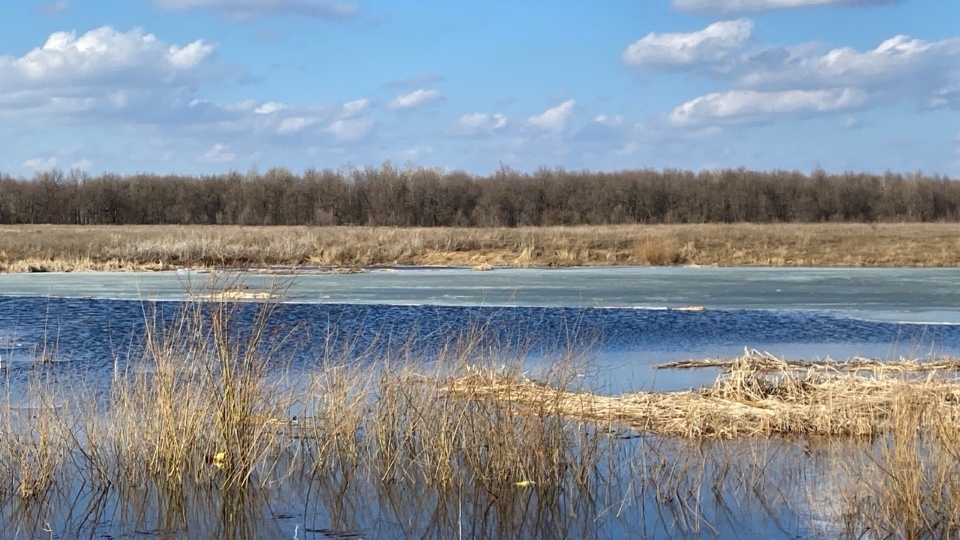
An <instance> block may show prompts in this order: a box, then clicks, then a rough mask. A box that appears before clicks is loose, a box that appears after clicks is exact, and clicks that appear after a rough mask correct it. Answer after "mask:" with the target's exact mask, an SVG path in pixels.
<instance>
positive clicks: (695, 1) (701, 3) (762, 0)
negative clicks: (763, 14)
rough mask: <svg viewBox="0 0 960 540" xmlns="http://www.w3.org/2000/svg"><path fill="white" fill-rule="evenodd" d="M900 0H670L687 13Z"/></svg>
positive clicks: (878, 2) (767, 9)
mask: <svg viewBox="0 0 960 540" xmlns="http://www.w3.org/2000/svg"><path fill="white" fill-rule="evenodd" d="M898 1H901V0H672V1H671V5H672V6H673V7H674V8H675V9H678V10H680V11H686V12H689V13H721V14H722V13H742V12H749V11H753V12H757V11H774V10H778V9H792V8H800V7H812V6H875V5H881V4H891V3H894V2H898Z"/></svg>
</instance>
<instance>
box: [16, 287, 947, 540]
mask: <svg viewBox="0 0 960 540" xmlns="http://www.w3.org/2000/svg"><path fill="white" fill-rule="evenodd" d="M208 279H209V276H208V275H206V274H189V275H184V274H181V275H177V274H174V273H166V274H164V273H161V274H149V273H145V274H43V275H0V369H2V374H3V381H4V395H5V399H4V405H3V411H2V415H0V416H2V421H3V427H2V429H3V433H4V435H5V436H4V437H3V438H2V439H0V472H2V473H3V474H2V478H3V480H2V481H0V521H2V524H3V529H4V530H5V531H11V532H12V533H15V536H14V537H17V538H50V537H51V536H52V537H55V538H147V539H167V538H286V539H289V538H303V539H307V538H317V539H321V538H411V537H415V538H438V539H439V538H636V537H648V538H674V537H680V538H770V537H792V538H848V537H849V538H874V537H876V538H883V537H888V536H890V535H893V536H900V535H913V536H917V537H923V536H929V537H937V536H942V535H943V534H947V533H950V532H951V531H953V532H955V531H956V530H957V529H956V527H957V524H958V521H956V519H957V516H956V515H955V514H956V510H951V508H954V507H955V506H956V505H954V501H955V499H954V498H953V497H954V495H955V493H960V490H954V487H955V486H954V485H953V484H954V483H955V482H954V481H953V480H947V479H951V478H956V477H960V476H958V475H956V474H953V473H954V472H958V471H953V469H956V468H957V466H956V465H954V463H955V462H956V460H955V459H949V458H947V456H950V455H952V454H951V453H952V452H953V451H954V449H955V448H957V446H955V445H954V442H955V441H956V440H960V437H957V438H956V439H955V438H954V437H955V436H956V434H955V433H953V430H951V429H946V428H944V427H943V426H944V422H942V420H944V418H945V417H942V416H938V415H944V414H947V415H950V414H954V413H953V408H952V407H953V403H954V401H951V398H949V396H950V395H953V394H950V391H952V390H949V389H948V390H946V392H947V393H946V394H943V395H944V396H946V397H943V398H942V399H941V400H940V401H938V402H936V403H935V404H934V405H935V406H930V407H928V406H927V405H925V406H924V407H926V408H923V409H917V408H916V407H913V408H910V407H907V405H905V404H904V403H906V402H904V403H901V402H900V401H899V400H897V399H892V400H891V401H889V403H888V402H886V401H885V402H883V404H882V411H884V412H882V416H883V419H882V420H883V423H882V429H880V430H879V431H877V432H876V433H873V432H871V434H870V435H869V436H856V437H848V436H844V437H824V436H820V435H816V434H814V433H813V432H808V433H805V432H804V431H803V430H799V431H797V432H795V433H792V434H779V435H770V436H753V437H746V438H743V437H734V438H730V437H726V436H718V435H716V434H714V435H713V436H704V437H693V438H691V437H686V436H664V435H662V434H658V433H654V432H651V431H650V430H649V429H644V428H642V426H643V425H644V424H637V423H636V422H633V423H631V422H625V421H623V420H622V418H623V417H622V415H621V416H620V417H619V418H621V420H616V419H615V418H614V417H613V416H611V417H609V418H608V417H604V416H602V415H596V414H594V415H593V416H594V419H593V420H589V421H588V420H584V419H583V418H577V417H574V416H571V415H570V414H568V413H564V412H561V409H560V408H559V407H558V406H557V404H556V403H554V402H552V401H550V400H547V399H543V400H538V401H537V402H536V403H537V404H536V406H535V407H533V408H531V405H530V403H529V402H524V401H522V399H521V396H520V394H510V395H507V396H506V397H504V396H499V397H497V398H493V397H490V396H489V395H488V394H484V393H483V391H482V390H483V389H482V385H481V386H477V385H474V386H473V387H470V388H471V390H470V392H469V393H468V394H466V395H465V394H463V393H462V392H459V391H458V392H453V391H452V390H451V388H453V386H451V385H452V384H454V383H456V382H457V381H461V382H462V381H477V380H487V379H483V378H482V377H495V378H497V379H496V380H500V379H501V378H502V379H503V380H509V381H518V382H521V383H524V384H526V382H527V381H532V382H533V383H535V384H536V386H535V388H542V389H543V391H544V394H543V395H554V394H551V392H553V391H555V390H557V391H561V390H562V391H563V392H569V393H571V394H570V395H574V396H576V395H584V396H587V395H590V396H618V395H624V394H629V393H630V392H636V391H641V390H643V391H656V392H664V391H678V392H684V391H686V390H687V389H690V388H694V389H696V388H699V387H701V386H704V385H706V386H710V385H712V384H713V381H714V380H715V379H716V378H717V377H718V376H722V377H727V378H729V377H731V376H732V375H731V373H733V372H730V373H725V372H724V371H725V368H721V367H714V368H708V369H697V370H659V369H656V366H657V365H658V364H662V363H664V362H668V361H672V360H678V359H702V358H717V357H722V358H733V357H737V356H739V355H741V354H743V351H744V348H750V349H757V350H761V351H770V352H771V353H772V354H773V355H775V356H784V357H788V358H806V359H813V358H825V357H827V356H830V357H831V358H834V359H838V360H843V359H847V358H849V357H876V358H880V359H882V360H887V359H894V358H899V357H910V358H920V359H921V360H928V361H930V360H933V359H934V358H938V357H943V356H956V355H957V354H958V352H960V326H958V325H957V324H956V323H958V322H960V298H958V295H960V292H958V291H960V271H956V270H944V269H940V270H920V269H912V270H899V269H886V270H841V269H835V270H811V269H715V268H670V269H653V268H602V269H601V268H595V269H568V270H554V271H550V270H496V271H494V272H483V273H478V272H470V271H469V270H464V269H445V270H437V269H433V270H425V269H395V270H394V271H390V272H386V271H376V272H368V273H364V274H353V275H334V274H322V273H319V272H313V273H307V274H303V275H297V276H289V275H284V276H276V275H263V274H251V275H244V276H236V277H230V278H224V277H223V276H217V279H218V280H219V281H217V282H216V283H211V282H210V281H208ZM224 279H227V282H226V283H225V282H224ZM224 290H229V291H234V292H236V296H235V297H232V298H231V297H224V295H223V294H218V292H217V291H220V293H222V291H224ZM259 292H264V293H267V294H266V295H265V296H252V295H253V293H259ZM246 295H251V296H246ZM234 300H246V301H234ZM954 375H955V373H942V372H941V373H938V374H937V377H940V378H943V380H952V378H953V377H954ZM481 376H482V377H481ZM750 376H755V377H759V378H758V379H756V380H758V381H761V382H763V381H765V380H766V379H765V378H763V377H766V375H762V374H761V375H758V374H756V373H751V374H750ZM477 377H481V379H477ZM778 380H788V379H782V378H781V379H778ZM789 380H792V379H789ZM858 380H859V379H858ZM898 380H899V379H898ZM803 384H807V383H806V382H804V383H803ZM761 386H762V385H761ZM458 388H459V387H458ZM951 388H952V387H951ZM870 392H874V391H873V390H870ZM693 394H694V395H695V394H696V392H693ZM557 395H559V394H557ZM801 395H806V394H801ZM938 395H939V394H938ZM767 397H768V396H763V399H767ZM737 399H741V398H737ZM744 399H745V398H744ZM798 399H799V398H798ZM804 399H806V398H804ZM831 399H833V398H831ZM764 403H766V402H764ZM911 403H912V402H911ZM940 404H943V406H941V405H940ZM833 406H835V407H837V408H838V410H839V409H842V408H843V407H844V406H843V405H841V404H840V401H836V402H835V405H833ZM826 407H827V408H826V409H824V410H826V411H827V412H829V411H830V407H831V406H830V405H826ZM931 407H932V408H931ZM944 407H946V408H944ZM891 411H908V412H909V414H907V412H904V413H903V414H893V412H891ZM692 414H693V413H691V415H692ZM697 414H698V415H699V414H700V413H697ZM711 415H712V413H710V414H707V415H706V416H697V417H696V418H697V420H694V416H691V417H690V418H691V420H690V422H694V421H697V422H709V421H713V420H710V419H711V418H715V417H716V415H713V416H711ZM597 418H601V419H600V420H597ZM937 419H940V420H941V421H940V422H939V423H938V422H937ZM947 424H949V422H948V423H947ZM878 425H881V424H878ZM921 426H922V428H923V429H919V427H921ZM705 433H706V432H705ZM918 433H920V435H918ZM892 465H895V466H892ZM903 501H913V504H914V505H915V506H916V505H919V506H918V508H915V510H916V512H913V513H910V512H905V511H903V510H902V504H903ZM891 508H901V510H898V511H897V512H899V513H896V512H894V513H890V509H891ZM907 518H909V519H913V520H914V521H909V520H908V519H907Z"/></svg>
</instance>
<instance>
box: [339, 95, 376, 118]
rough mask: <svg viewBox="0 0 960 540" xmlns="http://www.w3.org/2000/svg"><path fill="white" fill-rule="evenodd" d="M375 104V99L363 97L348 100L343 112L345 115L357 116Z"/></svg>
mask: <svg viewBox="0 0 960 540" xmlns="http://www.w3.org/2000/svg"><path fill="white" fill-rule="evenodd" d="M372 105H373V100H370V99H367V98H363V99H355V100H353V101H348V102H346V103H344V104H343V114H344V116H348V117H350V116H356V115H358V114H360V113H362V112H363V111H366V110H367V109H369V108H370V107H371V106H372Z"/></svg>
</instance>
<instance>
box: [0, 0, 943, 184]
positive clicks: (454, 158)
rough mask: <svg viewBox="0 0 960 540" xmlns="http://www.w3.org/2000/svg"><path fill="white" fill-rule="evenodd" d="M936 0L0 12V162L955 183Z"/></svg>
mask: <svg viewBox="0 0 960 540" xmlns="http://www.w3.org/2000/svg"><path fill="white" fill-rule="evenodd" d="M957 22H960V2H956V1H953V0H950V1H945V0H903V1H891V0H603V1H602V2H586V1H583V0H580V1H569V0H552V1H549V2H548V1H545V0H525V1H523V2H517V1H513V0H511V1H508V0H422V1H417V2H413V1H409V2H407V1H401V0H355V1H354V0H113V1H109V2H107V1H103V0H45V1H27V0H19V1H16V2H4V3H2V4H0V36H2V37H0V140H2V142H3V144H2V145H0V171H3V172H6V173H9V174H12V175H14V176H26V177H29V176H31V175H33V174H34V172H35V171H38V170H48V169H51V168H60V169H64V170H67V169H70V168H77V169H84V170H87V171H88V172H90V173H93V174H98V173H101V172H104V171H110V172H119V173H133V172H138V171H142V172H154V173H170V172H174V173H185V174H204V173H218V172H225V171H228V170H239V171H246V170H249V169H250V168H252V167H257V168H258V169H259V170H266V169H269V168H270V167H274V166H282V167H287V168H289V169H292V170H294V171H302V170H303V169H305V168H307V167H315V168H318V169H322V168H333V169H339V168H342V167H351V166H355V167H363V166H367V165H373V166H379V165H380V164H381V163H383V162H384V161H390V162H391V163H393V164H394V165H395V166H398V167H404V166H426V167H439V168H443V169H446V170H452V169H464V170H467V171H469V172H472V173H479V174H487V173H490V172H492V171H494V170H496V169H497V168H498V167H499V166H500V164H501V163H502V164H504V165H507V166H510V167H513V168H515V169H518V170H526V171H530V170H534V169H536V168H537V167H539V166H546V167H550V168H553V167H564V168H567V169H590V170H617V169H623V168H643V167H652V168H656V169H661V168H680V169H692V170H701V169H715V168H721V167H740V166H744V167H747V168H752V169H764V170H766V169H777V168H779V169H799V170H801V171H810V170H812V169H813V168H815V167H817V166H821V167H823V168H825V169H827V170H828V171H836V172H840V171H846V170H852V171H871V172H882V171H885V170H893V171H897V172H914V171H918V170H922V171H923V172H925V173H928V174H933V173H938V174H945V175H950V176H954V177H958V176H960V25H958V24H957Z"/></svg>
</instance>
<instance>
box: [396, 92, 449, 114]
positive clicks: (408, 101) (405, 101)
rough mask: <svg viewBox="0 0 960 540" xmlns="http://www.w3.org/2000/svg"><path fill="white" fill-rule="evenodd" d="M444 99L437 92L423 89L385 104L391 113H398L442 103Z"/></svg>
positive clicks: (402, 95)
mask: <svg viewBox="0 0 960 540" xmlns="http://www.w3.org/2000/svg"><path fill="white" fill-rule="evenodd" d="M444 99H445V98H444V96H443V94H441V93H440V91H439V90H435V89H432V88H431V89H430V90H426V89H423V88H420V89H417V90H414V91H413V92H410V93H409V94H401V95H399V96H397V97H395V98H393V99H391V100H390V102H389V103H387V109H388V110H391V111H400V110H406V109H415V108H417V107H422V106H424V105H430V104H432V103H437V102H440V101H443V100H444Z"/></svg>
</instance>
